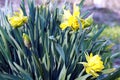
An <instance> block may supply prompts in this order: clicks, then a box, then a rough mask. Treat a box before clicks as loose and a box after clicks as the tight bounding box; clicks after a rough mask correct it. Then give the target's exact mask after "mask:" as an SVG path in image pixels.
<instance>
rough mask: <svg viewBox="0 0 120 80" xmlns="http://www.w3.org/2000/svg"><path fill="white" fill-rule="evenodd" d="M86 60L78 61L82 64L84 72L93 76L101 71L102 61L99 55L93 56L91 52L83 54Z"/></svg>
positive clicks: (102, 67)
mask: <svg viewBox="0 0 120 80" xmlns="http://www.w3.org/2000/svg"><path fill="white" fill-rule="evenodd" d="M85 57H86V60H87V62H80V63H81V64H83V65H84V68H85V70H86V73H88V74H91V75H92V76H93V77H97V76H99V74H98V73H97V72H101V71H102V70H103V69H104V65H103V61H102V60H101V57H100V56H99V55H95V56H93V54H92V53H91V54H90V56H89V55H88V54H86V55H85Z"/></svg>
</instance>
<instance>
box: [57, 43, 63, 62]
mask: <svg viewBox="0 0 120 80" xmlns="http://www.w3.org/2000/svg"><path fill="white" fill-rule="evenodd" d="M55 47H56V50H57V51H58V53H59V54H60V56H61V57H62V59H63V61H64V62H65V53H64V51H63V48H62V47H61V46H60V45H59V44H57V43H55Z"/></svg>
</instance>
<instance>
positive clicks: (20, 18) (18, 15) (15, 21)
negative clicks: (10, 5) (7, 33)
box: [8, 9, 28, 28]
mask: <svg viewBox="0 0 120 80" xmlns="http://www.w3.org/2000/svg"><path fill="white" fill-rule="evenodd" d="M8 21H9V23H10V25H11V26H12V27H13V28H19V27H21V26H23V25H24V24H25V23H26V22H27V21H28V17H27V16H24V15H23V12H22V10H21V9H20V10H19V12H14V15H13V16H11V17H8Z"/></svg>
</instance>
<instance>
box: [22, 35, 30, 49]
mask: <svg viewBox="0 0 120 80" xmlns="http://www.w3.org/2000/svg"><path fill="white" fill-rule="evenodd" d="M22 37H23V41H24V44H25V46H26V47H28V48H30V47H31V42H30V38H29V36H28V35H27V34H25V33H23V36H22Z"/></svg>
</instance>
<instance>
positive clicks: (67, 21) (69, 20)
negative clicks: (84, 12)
mask: <svg viewBox="0 0 120 80" xmlns="http://www.w3.org/2000/svg"><path fill="white" fill-rule="evenodd" d="M62 21H63V22H62V23H61V24H60V28H61V29H62V30H64V29H66V28H67V27H70V28H71V29H72V30H74V31H76V30H78V29H79V28H80V25H81V26H82V28H83V29H84V28H86V27H88V26H90V25H91V24H92V23H93V19H92V17H89V18H86V19H85V20H84V19H82V18H81V17H80V9H79V7H78V6H76V4H74V5H73V14H71V13H70V10H64V14H63V16H62ZM80 22H81V24H80Z"/></svg>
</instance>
